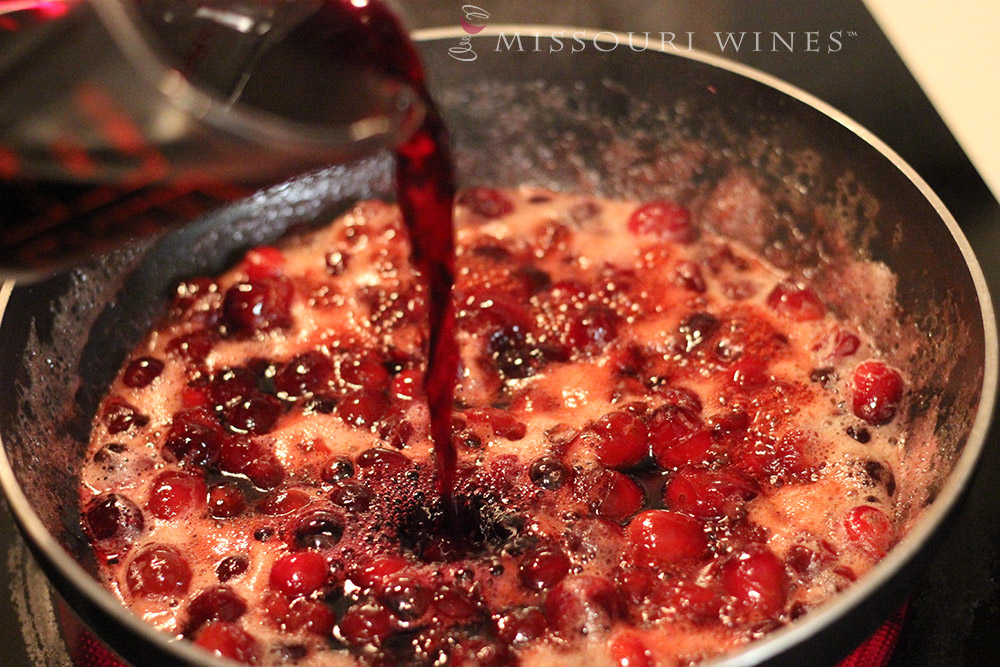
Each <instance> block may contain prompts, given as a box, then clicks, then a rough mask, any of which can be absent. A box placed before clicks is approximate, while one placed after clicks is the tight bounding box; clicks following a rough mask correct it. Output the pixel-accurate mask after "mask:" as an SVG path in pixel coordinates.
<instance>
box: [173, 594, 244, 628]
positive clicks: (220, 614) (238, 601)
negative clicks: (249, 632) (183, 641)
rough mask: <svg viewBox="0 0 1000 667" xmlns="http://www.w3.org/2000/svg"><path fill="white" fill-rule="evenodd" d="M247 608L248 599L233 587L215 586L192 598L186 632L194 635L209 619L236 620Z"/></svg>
mask: <svg viewBox="0 0 1000 667" xmlns="http://www.w3.org/2000/svg"><path fill="white" fill-rule="evenodd" d="M246 610H247V603H246V601H245V600H244V599H243V598H241V597H240V596H239V595H237V593H236V592H235V591H234V590H233V589H231V588H229V587H228V586H213V587H211V588H208V589H206V590H204V591H202V592H201V593H199V594H198V595H197V596H195V598H194V599H193V600H191V604H190V605H188V622H187V626H185V630H184V634H185V635H189V636H190V635H193V634H194V633H196V632H197V631H198V629H199V628H201V626H203V625H204V624H205V623H208V622H209V621H235V620H237V619H238V618H239V617H240V616H242V615H243V614H244V613H245V612H246Z"/></svg>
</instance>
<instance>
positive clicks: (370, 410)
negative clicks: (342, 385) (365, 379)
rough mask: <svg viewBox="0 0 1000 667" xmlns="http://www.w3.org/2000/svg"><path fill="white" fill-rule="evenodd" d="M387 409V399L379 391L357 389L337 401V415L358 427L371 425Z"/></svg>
mask: <svg viewBox="0 0 1000 667" xmlns="http://www.w3.org/2000/svg"><path fill="white" fill-rule="evenodd" d="M388 411H389V400H388V399H387V398H386V397H385V394H384V393H382V392H381V391H374V390H371V389H357V390H355V391H351V392H349V393H348V394H347V395H346V396H344V398H343V399H342V400H341V401H340V402H339V403H337V415H339V416H340V418H341V419H343V420H344V421H345V422H347V423H348V424H351V425H352V426H357V427H360V428H367V427H370V426H372V425H373V424H374V423H375V422H377V421H378V420H380V419H382V417H384V416H385V414H386V413H387V412H388Z"/></svg>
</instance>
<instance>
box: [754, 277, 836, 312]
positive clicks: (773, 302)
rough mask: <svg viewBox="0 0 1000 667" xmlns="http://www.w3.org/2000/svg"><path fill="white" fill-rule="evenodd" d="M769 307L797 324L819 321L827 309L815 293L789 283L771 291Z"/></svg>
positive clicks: (768, 301) (778, 285)
mask: <svg viewBox="0 0 1000 667" xmlns="http://www.w3.org/2000/svg"><path fill="white" fill-rule="evenodd" d="M767 305H768V307H769V308H770V309H771V310H773V311H774V312H776V313H777V314H779V315H781V316H783V317H787V318H789V319H792V320H795V321H796V322H808V321H810V320H819V319H822V318H823V316H824V315H826V308H824V307H823V302H822V301H820V300H819V297H818V296H816V293H815V292H813V291H812V290H811V289H809V288H808V287H800V286H799V285H796V284H795V283H792V282H788V281H785V282H781V283H778V284H777V285H776V286H775V288H774V289H773V290H771V293H770V294H768V295H767Z"/></svg>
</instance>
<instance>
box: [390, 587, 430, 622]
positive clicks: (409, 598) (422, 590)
mask: <svg viewBox="0 0 1000 667" xmlns="http://www.w3.org/2000/svg"><path fill="white" fill-rule="evenodd" d="M432 599H433V596H432V594H431V591H430V590H428V589H427V587H426V586H424V585H423V584H422V583H421V582H420V581H418V580H417V579H415V578H413V577H407V576H396V577H393V578H392V579H390V580H389V581H387V582H386V583H385V584H384V585H383V586H382V587H381V590H380V591H379V593H378V601H379V602H380V603H382V605H383V606H384V607H385V608H386V609H388V610H389V611H390V612H392V614H393V615H394V616H395V617H396V618H398V619H399V620H401V621H415V620H417V619H418V618H420V617H421V616H423V615H424V612H426V611H427V610H428V609H429V608H430V606H431V600H432Z"/></svg>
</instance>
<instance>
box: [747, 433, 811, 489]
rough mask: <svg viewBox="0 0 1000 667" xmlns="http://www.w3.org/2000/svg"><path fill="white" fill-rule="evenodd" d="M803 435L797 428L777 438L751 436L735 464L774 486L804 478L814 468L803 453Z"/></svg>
mask: <svg viewBox="0 0 1000 667" xmlns="http://www.w3.org/2000/svg"><path fill="white" fill-rule="evenodd" d="M805 438H806V436H805V434H802V433H800V432H797V431H793V432H791V433H788V434H786V435H785V436H783V437H782V438H781V440H780V441H778V442H775V441H773V440H769V439H764V438H754V439H753V440H751V441H749V442H747V443H745V444H744V449H743V452H742V455H741V456H740V457H739V458H738V459H737V461H736V466H737V467H738V468H740V469H741V470H743V471H744V472H746V473H747V474H749V475H750V476H751V477H754V478H755V479H757V480H758V481H761V482H768V483H770V484H774V485H776V486H780V485H781V484H787V483H791V482H807V481H809V479H810V478H811V476H812V474H813V468H812V466H811V465H810V464H809V462H808V461H807V460H806V458H805V457H804V456H803V455H802V446H803V445H804V444H805V442H804V440H805Z"/></svg>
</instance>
